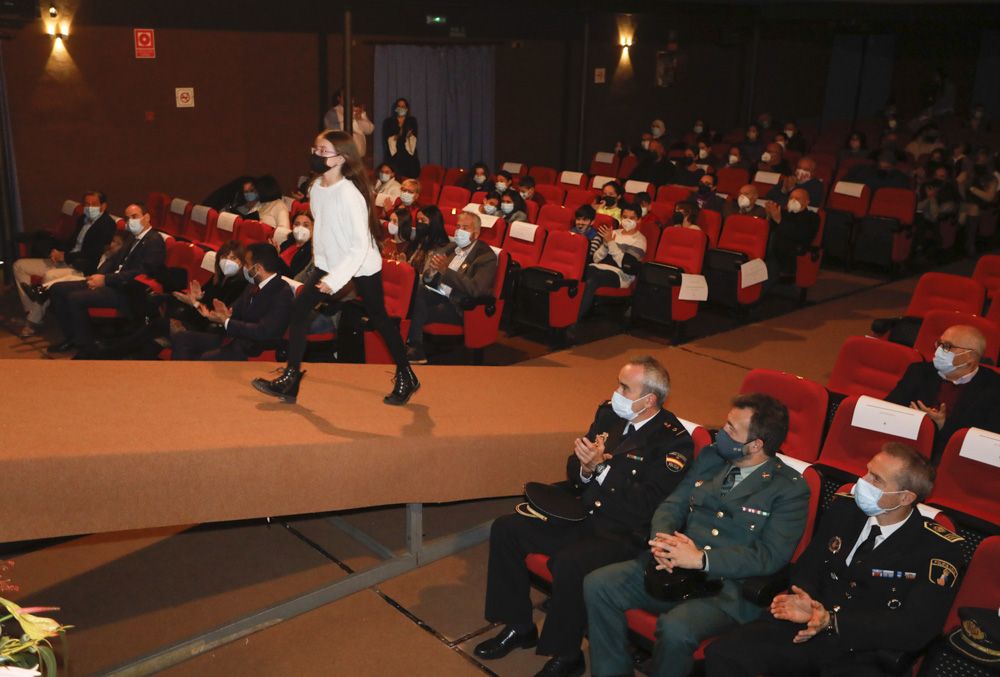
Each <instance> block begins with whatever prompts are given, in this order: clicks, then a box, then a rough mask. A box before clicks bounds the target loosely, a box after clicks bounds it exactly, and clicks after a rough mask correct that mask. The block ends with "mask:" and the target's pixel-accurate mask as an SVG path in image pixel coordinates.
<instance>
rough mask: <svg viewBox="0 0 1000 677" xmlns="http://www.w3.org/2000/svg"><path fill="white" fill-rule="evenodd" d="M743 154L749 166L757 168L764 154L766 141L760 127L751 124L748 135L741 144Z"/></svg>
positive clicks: (748, 127)
mask: <svg viewBox="0 0 1000 677" xmlns="http://www.w3.org/2000/svg"><path fill="white" fill-rule="evenodd" d="M740 151H741V154H742V156H743V158H744V160H745V161H746V163H747V165H749V166H752V167H756V166H757V162H758V161H759V160H760V156H761V154H762V153H763V152H764V139H763V138H762V137H761V133H760V126H759V125H757V124H751V125H748V126H747V131H746V134H745V135H744V138H743V141H742V143H740Z"/></svg>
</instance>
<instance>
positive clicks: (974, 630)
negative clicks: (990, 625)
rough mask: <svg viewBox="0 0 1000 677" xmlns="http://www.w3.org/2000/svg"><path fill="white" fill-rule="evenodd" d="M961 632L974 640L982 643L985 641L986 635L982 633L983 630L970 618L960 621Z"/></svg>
mask: <svg viewBox="0 0 1000 677" xmlns="http://www.w3.org/2000/svg"><path fill="white" fill-rule="evenodd" d="M962 630H963V631H964V632H965V634H967V635H968V636H969V637H971V638H972V639H974V640H977V641H982V640H984V639H986V633H985V632H983V629H982V628H981V627H979V624H978V623H976V622H975V621H974V620H972V619H971V618H970V619H967V620H964V621H962Z"/></svg>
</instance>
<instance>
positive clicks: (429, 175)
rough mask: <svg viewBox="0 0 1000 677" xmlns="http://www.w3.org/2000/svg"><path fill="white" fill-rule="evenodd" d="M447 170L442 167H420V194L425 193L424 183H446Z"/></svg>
mask: <svg viewBox="0 0 1000 677" xmlns="http://www.w3.org/2000/svg"><path fill="white" fill-rule="evenodd" d="M445 171H446V170H445V168H444V167H442V166H441V165H422V166H421V167H420V177H419V178H420V183H421V187H420V192H421V193H424V192H425V191H424V186H423V184H424V183H436V184H438V185H439V186H440V185H441V184H442V183H444V175H445Z"/></svg>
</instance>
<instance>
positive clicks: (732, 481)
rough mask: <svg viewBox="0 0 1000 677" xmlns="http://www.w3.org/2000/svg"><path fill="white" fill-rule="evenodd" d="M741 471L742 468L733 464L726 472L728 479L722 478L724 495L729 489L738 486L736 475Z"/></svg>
mask: <svg viewBox="0 0 1000 677" xmlns="http://www.w3.org/2000/svg"><path fill="white" fill-rule="evenodd" d="M739 473H740V469H739V468H737V467H736V466H733V467H732V468H730V469H729V472H728V473H726V479H724V480H722V495H723V496H725V495H726V494H728V493H729V491H730V490H731V489H732V488H733V487H734V486H736V476H737V475H738V474H739Z"/></svg>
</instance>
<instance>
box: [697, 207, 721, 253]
mask: <svg viewBox="0 0 1000 677" xmlns="http://www.w3.org/2000/svg"><path fill="white" fill-rule="evenodd" d="M697 224H698V227H699V228H701V229H702V230H703V231H705V235H707V236H708V247H709V249H715V248H716V247H718V246H719V237H720V236H721V235H722V214H720V213H719V212H717V211H714V210H712V209H702V210H701V211H699V212H698V221H697Z"/></svg>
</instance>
